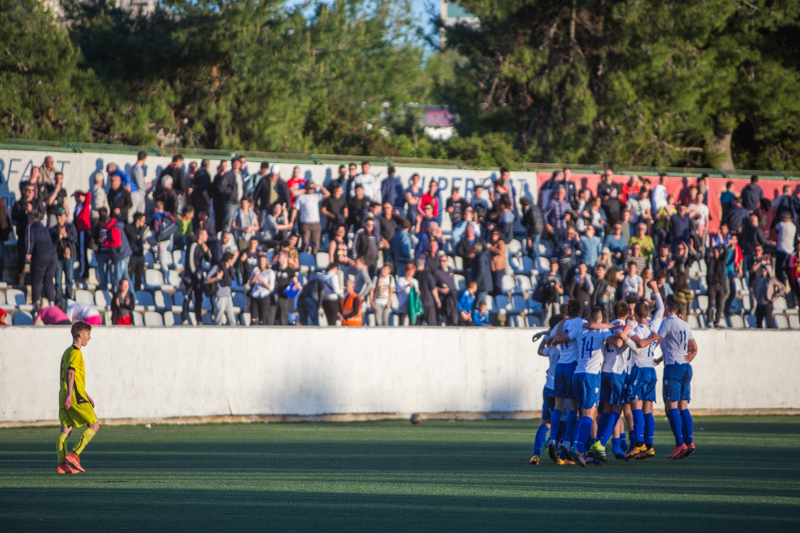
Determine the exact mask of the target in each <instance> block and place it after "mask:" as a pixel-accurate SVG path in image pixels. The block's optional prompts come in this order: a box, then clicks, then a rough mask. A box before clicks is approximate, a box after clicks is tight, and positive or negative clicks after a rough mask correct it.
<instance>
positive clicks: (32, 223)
mask: <svg viewBox="0 0 800 533" xmlns="http://www.w3.org/2000/svg"><path fill="white" fill-rule="evenodd" d="M41 221H42V214H41V212H39V211H32V212H31V213H30V215H28V227H27V228H26V230H25V232H26V233H25V241H24V242H25V258H26V259H27V260H28V261H29V262H30V264H31V301H32V302H34V303H36V302H39V301H40V300H41V299H42V290H44V295H45V297H47V300H48V301H49V302H51V303H52V302H54V301H55V287H54V285H53V280H54V278H55V275H56V265H57V263H58V254H57V253H56V247H55V245H54V244H53V240H52V239H51V238H50V232H49V231H47V228H45V227H44V225H43V224H42V223H41Z"/></svg>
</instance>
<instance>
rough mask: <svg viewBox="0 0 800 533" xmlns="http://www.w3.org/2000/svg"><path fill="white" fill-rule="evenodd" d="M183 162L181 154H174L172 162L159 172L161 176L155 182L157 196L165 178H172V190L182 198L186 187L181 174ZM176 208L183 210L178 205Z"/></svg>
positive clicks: (184, 176)
mask: <svg viewBox="0 0 800 533" xmlns="http://www.w3.org/2000/svg"><path fill="white" fill-rule="evenodd" d="M183 161H184V158H183V155H181V154H175V155H173V156H172V162H171V163H170V164H169V165H167V168H165V169H164V170H162V171H161V174H160V175H159V176H158V179H157V180H156V185H155V193H156V194H158V191H159V190H161V187H163V186H164V178H165V177H166V176H170V177H171V178H172V184H173V189H174V190H175V194H176V195H178V197H182V196H184V195H185V194H186V191H187V190H188V187H187V184H186V174H185V173H184V172H183ZM178 208H179V209H180V208H183V206H182V205H179V206H178Z"/></svg>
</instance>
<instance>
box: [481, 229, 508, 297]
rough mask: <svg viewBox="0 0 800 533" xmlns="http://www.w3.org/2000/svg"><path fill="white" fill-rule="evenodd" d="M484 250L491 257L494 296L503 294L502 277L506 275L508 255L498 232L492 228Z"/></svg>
mask: <svg viewBox="0 0 800 533" xmlns="http://www.w3.org/2000/svg"><path fill="white" fill-rule="evenodd" d="M486 248H487V251H488V252H489V254H490V255H491V257H492V281H493V283H494V294H496V295H497V294H503V276H505V275H506V268H508V254H507V252H506V243H504V242H503V240H502V239H501V238H500V230H499V229H497V228H494V229H493V230H492V232H491V237H490V239H489V242H488V243H486Z"/></svg>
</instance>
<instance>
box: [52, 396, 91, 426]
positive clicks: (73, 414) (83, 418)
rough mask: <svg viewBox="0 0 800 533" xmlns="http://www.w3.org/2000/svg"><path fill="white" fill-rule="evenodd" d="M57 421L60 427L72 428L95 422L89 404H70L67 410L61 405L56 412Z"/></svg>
mask: <svg viewBox="0 0 800 533" xmlns="http://www.w3.org/2000/svg"><path fill="white" fill-rule="evenodd" d="M58 420H59V421H60V422H61V425H62V426H73V427H76V428H79V427H81V426H88V425H89V424H93V423H94V422H97V416H96V415H95V414H94V408H93V407H92V404H90V403H89V402H86V403H80V404H72V407H70V408H69V409H64V406H63V405H62V406H61V408H60V409H59V410H58Z"/></svg>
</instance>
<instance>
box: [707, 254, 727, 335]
mask: <svg viewBox="0 0 800 533" xmlns="http://www.w3.org/2000/svg"><path fill="white" fill-rule="evenodd" d="M727 257H728V249H727V248H725V247H723V246H715V247H714V248H710V249H709V250H708V251H707V252H706V265H707V266H708V272H707V273H706V282H708V314H707V317H706V320H707V323H708V326H709V327H711V324H714V326H715V327H720V320H722V312H723V310H724V307H725V297H726V296H727V286H728V276H727V274H726V273H725V261H726V259H727ZM715 312H716V313H715Z"/></svg>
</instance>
